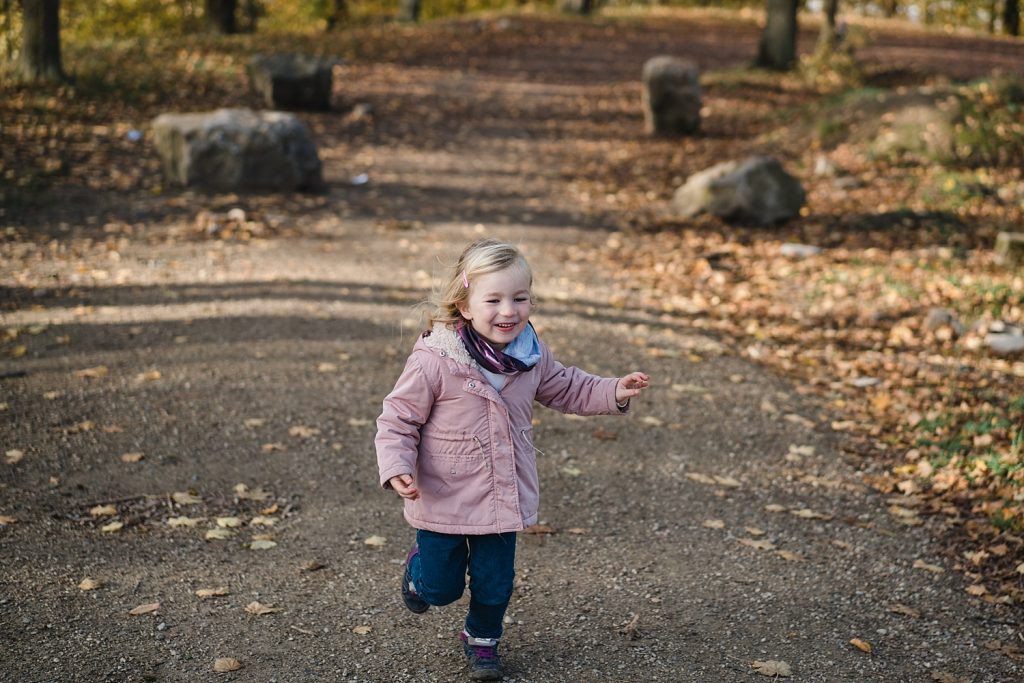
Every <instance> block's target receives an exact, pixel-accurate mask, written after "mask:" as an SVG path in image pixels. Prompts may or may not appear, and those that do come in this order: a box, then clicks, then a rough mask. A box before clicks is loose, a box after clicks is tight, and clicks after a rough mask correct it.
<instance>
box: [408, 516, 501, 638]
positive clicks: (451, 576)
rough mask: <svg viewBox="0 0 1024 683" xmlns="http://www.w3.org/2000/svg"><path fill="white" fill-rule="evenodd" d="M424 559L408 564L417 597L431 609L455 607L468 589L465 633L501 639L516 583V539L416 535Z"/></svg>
mask: <svg viewBox="0 0 1024 683" xmlns="http://www.w3.org/2000/svg"><path fill="white" fill-rule="evenodd" d="M416 543H417V544H419V547H420V552H419V555H417V556H416V557H414V558H413V561H412V563H411V564H410V565H409V575H410V576H411V577H412V581H413V584H414V585H415V586H416V594H417V595H419V596H420V597H421V598H422V599H423V600H424V601H425V602H427V603H428V604H431V605H436V606H441V605H448V604H450V603H453V602H455V601H456V600H458V599H459V598H461V597H462V593H463V592H464V591H465V590H466V574H467V572H468V573H469V596H470V597H469V614H468V615H467V616H466V632H467V633H469V635H471V636H473V637H475V638H500V637H501V631H502V620H503V619H504V617H505V609H506V608H507V607H508V602H509V600H510V599H511V598H512V581H513V579H514V578H515V575H516V573H515V561H516V535H515V533H507V534H485V535H482V536H463V535H459V534H439V533H437V532H434V531H424V530H422V529H420V530H418V531H417V532H416Z"/></svg>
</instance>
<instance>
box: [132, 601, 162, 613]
mask: <svg viewBox="0 0 1024 683" xmlns="http://www.w3.org/2000/svg"><path fill="white" fill-rule="evenodd" d="M158 609H160V603H159V602H147V603H145V604H143V605H139V606H138V607H135V608H134V609H132V610H131V611H130V612H128V614H130V615H132V616H133V617H137V616H139V615H140V614H149V613H150V612H155V611H157V610H158Z"/></svg>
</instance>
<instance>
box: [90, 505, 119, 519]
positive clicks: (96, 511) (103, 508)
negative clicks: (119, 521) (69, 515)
mask: <svg viewBox="0 0 1024 683" xmlns="http://www.w3.org/2000/svg"><path fill="white" fill-rule="evenodd" d="M89 514H90V515H92V516H93V517H112V516H113V515H116V514H117V508H116V507H114V506H113V505H97V506H96V507H91V508H89Z"/></svg>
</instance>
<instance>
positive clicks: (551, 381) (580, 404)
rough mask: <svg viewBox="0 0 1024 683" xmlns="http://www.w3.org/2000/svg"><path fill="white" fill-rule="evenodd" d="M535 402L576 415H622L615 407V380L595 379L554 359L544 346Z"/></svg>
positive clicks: (594, 376) (593, 376)
mask: <svg viewBox="0 0 1024 683" xmlns="http://www.w3.org/2000/svg"><path fill="white" fill-rule="evenodd" d="M535 370H539V371H540V372H541V373H542V374H541V380H540V384H539V385H538V386H537V395H536V397H535V398H536V399H537V401H538V402H539V403H540V404H541V405H545V406H547V407H548V408H553V409H555V410H558V411H561V412H563V413H575V414H576V415H611V414H616V413H621V412H624V411H622V410H620V409H619V407H618V406H617V405H615V385H616V384H617V383H618V381H619V380H618V378H617V377H598V376H596V375H591V374H589V373H586V372H584V371H583V370H580V369H579V368H576V367H566V366H564V365H562V364H561V363H559V362H558V361H557V360H555V359H554V358H553V357H552V355H551V351H550V350H549V349H548V348H547V346H546V345H545V346H543V348H542V352H541V360H540V362H539V364H538V367H537V368H535Z"/></svg>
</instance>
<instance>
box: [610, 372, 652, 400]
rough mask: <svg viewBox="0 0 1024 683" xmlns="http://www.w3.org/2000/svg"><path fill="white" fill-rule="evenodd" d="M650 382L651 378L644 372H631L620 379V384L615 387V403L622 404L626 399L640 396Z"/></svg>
mask: <svg viewBox="0 0 1024 683" xmlns="http://www.w3.org/2000/svg"><path fill="white" fill-rule="evenodd" d="M650 382H651V378H650V377H648V376H647V375H646V374H644V373H642V372H631V373H629V374H628V375H626V376H625V377H622V378H620V379H619V383H618V384H616V385H615V402H616V403H622V402H623V401H625V400H626V399H630V398H633V397H634V396H639V395H640V392H641V391H643V390H644V389H646V388H647V387H648V386H649V385H650Z"/></svg>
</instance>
